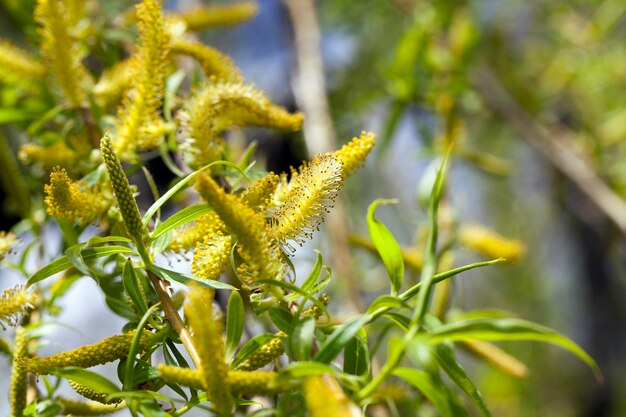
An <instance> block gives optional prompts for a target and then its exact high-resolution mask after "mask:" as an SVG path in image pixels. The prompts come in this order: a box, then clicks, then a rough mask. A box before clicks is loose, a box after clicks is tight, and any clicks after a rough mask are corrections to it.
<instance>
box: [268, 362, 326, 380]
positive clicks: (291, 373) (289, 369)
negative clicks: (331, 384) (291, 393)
mask: <svg viewBox="0 0 626 417" xmlns="http://www.w3.org/2000/svg"><path fill="white" fill-rule="evenodd" d="M322 374H331V375H332V374H334V371H333V368H331V367H330V366H328V365H326V364H323V363H319V362H294V363H290V364H289V365H287V366H285V367H284V368H282V369H281V370H280V373H279V374H278V377H277V378H276V382H277V383H279V384H280V383H285V382H291V381H292V379H293V378H306V377H308V376H314V375H322Z"/></svg>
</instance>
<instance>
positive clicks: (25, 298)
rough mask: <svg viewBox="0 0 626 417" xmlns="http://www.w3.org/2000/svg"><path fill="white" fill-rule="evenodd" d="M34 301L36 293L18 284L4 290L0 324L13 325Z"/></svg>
mask: <svg viewBox="0 0 626 417" xmlns="http://www.w3.org/2000/svg"><path fill="white" fill-rule="evenodd" d="M0 233H3V232H0ZM0 241H1V239H0ZM36 303H37V295H36V294H32V293H29V292H28V291H27V290H26V289H25V288H24V287H22V286H20V285H17V286H15V287H13V288H9V289H7V290H4V291H3V292H2V295H0V326H2V327H4V326H3V325H2V323H7V324H9V325H13V324H14V323H16V322H17V319H18V317H19V316H20V315H21V314H24V313H25V312H26V311H27V310H28V309H31V308H33V307H34V306H35V304H36Z"/></svg>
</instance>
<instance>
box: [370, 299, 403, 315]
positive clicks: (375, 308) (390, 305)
mask: <svg viewBox="0 0 626 417" xmlns="http://www.w3.org/2000/svg"><path fill="white" fill-rule="evenodd" d="M394 308H409V305H408V304H407V303H406V301H404V300H403V299H402V298H400V297H394V296H392V295H381V296H380V297H378V298H376V299H375V300H374V301H373V302H372V304H370V306H369V307H368V309H367V314H368V315H376V314H377V313H378V312H379V311H388V310H391V309H394Z"/></svg>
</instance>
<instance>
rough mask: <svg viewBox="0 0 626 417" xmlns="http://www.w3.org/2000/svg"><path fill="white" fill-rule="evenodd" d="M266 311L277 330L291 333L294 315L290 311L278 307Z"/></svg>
mask: <svg viewBox="0 0 626 417" xmlns="http://www.w3.org/2000/svg"><path fill="white" fill-rule="evenodd" d="M267 313H268V314H269V316H270V319H271V320H272V323H274V325H275V326H276V327H278V329H279V330H282V331H283V332H285V333H287V334H290V333H291V329H292V327H293V321H294V317H293V316H292V315H291V313H289V311H287V310H285V309H284V308H280V307H272V308H270V309H269V310H268V312H267Z"/></svg>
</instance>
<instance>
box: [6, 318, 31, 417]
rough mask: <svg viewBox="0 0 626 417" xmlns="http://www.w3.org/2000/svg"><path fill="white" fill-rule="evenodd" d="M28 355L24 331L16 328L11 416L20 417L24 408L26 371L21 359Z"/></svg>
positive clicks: (26, 382)
mask: <svg viewBox="0 0 626 417" xmlns="http://www.w3.org/2000/svg"><path fill="white" fill-rule="evenodd" d="M27 355H28V338H27V336H26V330H25V329H24V328H23V327H18V328H17V330H16V331H15V344H14V347H13V366H12V368H11V391H10V398H11V416H13V417H22V416H23V415H24V408H26V391H27V388H28V380H27V376H28V374H27V370H26V368H25V367H24V365H23V363H22V359H24V358H26V356H27Z"/></svg>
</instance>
